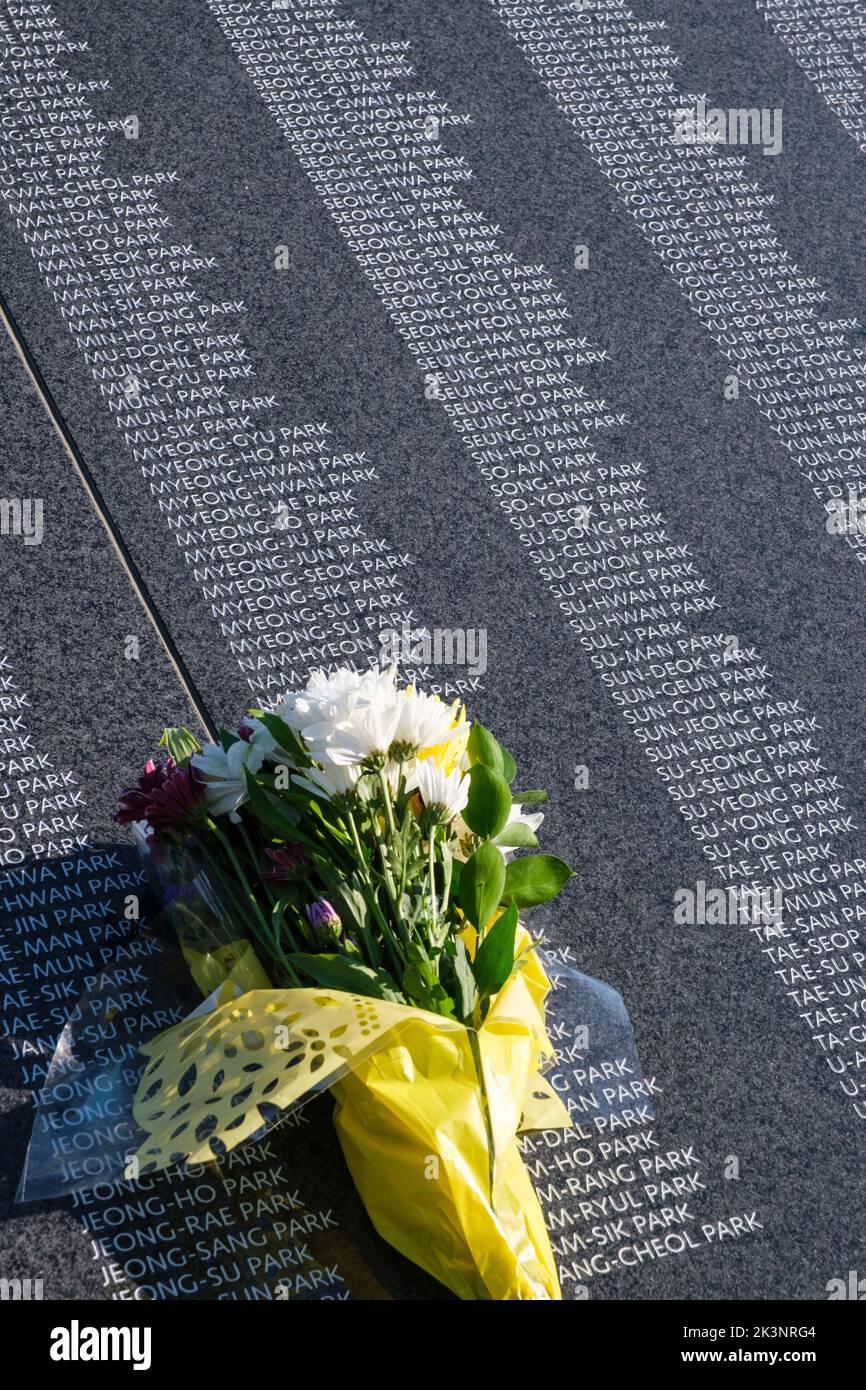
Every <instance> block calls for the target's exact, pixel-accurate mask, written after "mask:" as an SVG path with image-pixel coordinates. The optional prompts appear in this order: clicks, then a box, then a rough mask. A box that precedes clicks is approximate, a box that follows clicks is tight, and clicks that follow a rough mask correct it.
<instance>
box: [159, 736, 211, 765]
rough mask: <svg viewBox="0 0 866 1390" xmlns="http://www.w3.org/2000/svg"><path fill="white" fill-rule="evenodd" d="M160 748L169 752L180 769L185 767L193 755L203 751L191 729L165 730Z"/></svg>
mask: <svg viewBox="0 0 866 1390" xmlns="http://www.w3.org/2000/svg"><path fill="white" fill-rule="evenodd" d="M159 746H160V748H165V749H167V750H168V754H169V757H171V758H173V759H174V761H175V763H176V764H177V766H178V767H184V766H185V764H186V763H187V762H189V760H190V758H191V757H192V755H193V753H198V752H200V751H201V744H200V743H199V742H198V740H197V739H196V738H195V736H194V735H193V734H191V733H190V731H189V729H175V728H172V729H163V731H162V738H161V739H160V740H159Z"/></svg>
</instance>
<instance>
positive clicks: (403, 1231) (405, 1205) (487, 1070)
mask: <svg viewBox="0 0 866 1390" xmlns="http://www.w3.org/2000/svg"><path fill="white" fill-rule="evenodd" d="M548 988H549V983H548V981H547V977H546V976H545V974H544V971H543V969H542V967H541V964H540V962H539V961H538V959H537V957H536V956H535V955H534V954H533V953H531V952H530V953H529V954H528V955H527V956H526V957H525V958H524V962H523V965H522V968H521V969H520V970H518V971H516V972H515V973H514V974H513V975H512V976H511V978H510V979H509V980H508V982H507V983H506V985H505V986H504V987H503V989H502V990H501V991H500V993H499V994H498V996H497V997H496V999H495V1000H494V1001H493V1004H492V1006H491V1009H490V1012H489V1014H488V1016H487V1019H486V1020H485V1022H484V1024H483V1025H482V1027H481V1028H480V1029H479V1030H478V1031H477V1032H475V1033H473V1032H471V1031H470V1030H469V1029H467V1028H465V1027H464V1026H463V1025H462V1024H460V1023H457V1022H454V1021H451V1020H448V1019H444V1018H442V1017H440V1016H439V1015H436V1014H431V1013H427V1012H425V1011H424V1010H421V1009H414V1008H408V1007H406V1006H405V1005H401V1004H392V1003H387V1002H384V1001H381V1000H378V999H371V998H366V997H362V996H359V995H350V994H346V993H342V992H340V991H335V990H325V989H286V990H273V989H269V990H263V989H254V990H251V991H248V992H247V993H245V994H242V995H240V996H239V997H238V998H235V999H226V998H225V995H224V994H222V995H221V1002H219V1003H218V1004H217V1007H215V1008H214V1009H213V1010H211V1011H210V1012H208V1013H206V1014H204V1015H201V1016H197V1017H193V1018H189V1019H186V1020H185V1021H184V1022H183V1023H181V1024H178V1025H176V1026H175V1027H174V1028H172V1029H169V1030H168V1032H166V1033H163V1034H161V1035H160V1036H159V1037H158V1038H156V1039H155V1040H154V1041H153V1042H152V1043H150V1044H148V1045H147V1046H146V1047H145V1048H144V1051H145V1053H146V1055H147V1058H148V1061H147V1066H146V1068H145V1071H144V1075H143V1077H142V1080H141V1082H140V1085H139V1089H138V1094H137V1096H136V1102H135V1108H134V1114H135V1119H136V1122H137V1124H138V1125H139V1126H140V1127H141V1128H142V1130H144V1131H145V1133H146V1136H147V1137H146V1138H145V1140H144V1141H143V1142H142V1144H141V1146H140V1148H139V1150H138V1153H137V1154H136V1158H137V1160H138V1165H139V1172H140V1173H142V1174H145V1173H149V1172H154V1171H157V1170H159V1169H163V1168H166V1167H169V1166H171V1165H173V1164H176V1163H181V1162H190V1163H200V1162H205V1161H207V1160H209V1159H214V1158H219V1157H222V1156H223V1155H224V1154H225V1153H226V1152H227V1151H229V1150H230V1149H232V1148H234V1147H236V1146H237V1145H238V1144H240V1143H242V1142H243V1141H244V1140H247V1139H250V1138H252V1137H254V1136H258V1135H260V1134H261V1132H262V1131H263V1129H265V1128H267V1127H268V1126H269V1125H270V1124H272V1123H274V1122H275V1120H276V1119H278V1118H280V1116H281V1115H282V1114H283V1113H286V1112H287V1111H288V1110H290V1109H291V1108H292V1107H293V1106H296V1105H298V1104H300V1103H302V1102H303V1101H304V1100H306V1099H308V1098H309V1097H310V1095H311V1094H313V1093H316V1092H318V1091H321V1090H322V1089H324V1088H326V1087H328V1086H331V1087H333V1089H334V1095H335V1098H336V1108H335V1116H334V1120H335V1125H336V1129H337V1134H338V1136H339V1139H340V1143H341V1146H342V1149H343V1153H344V1155H345V1157H346V1162H347V1164H348V1167H349V1170H350V1172H351V1174H352V1177H353V1179H354V1181H355V1185H356V1187H357V1188H358V1191H359V1193H360V1195H361V1198H362V1200H363V1202H364V1204H365V1206H366V1208H367V1211H368V1213H369V1215H370V1218H371V1220H372V1222H373V1224H374V1226H375V1227H376V1229H377V1230H378V1231H379V1233H380V1234H381V1235H382V1236H383V1237H384V1238H385V1239H386V1240H387V1241H389V1242H390V1243H391V1244H392V1245H393V1246H395V1247H396V1248H397V1249H398V1250H399V1251H401V1252H402V1253H403V1254H404V1255H406V1256H407V1257H408V1258H409V1259H411V1260H413V1261H414V1262H415V1263H416V1264H418V1265H420V1266H421V1267H422V1268H423V1269H425V1270H427V1271H428V1272H429V1273H430V1274H432V1275H433V1276H434V1277H435V1278H437V1279H438V1280H440V1281H441V1282H442V1283H443V1284H445V1285H447V1287H448V1288H450V1289H452V1290H453V1291H454V1292H455V1293H456V1294H457V1295H458V1296H459V1297H460V1298H464V1299H497V1300H508V1299H559V1298H560V1297H561V1294H560V1290H559V1284H558V1281H557V1276H556V1267H555V1263H554V1259H553V1255H552V1252H551V1249H550V1243H549V1240H548V1237H547V1232H546V1230H545V1226H544V1220H543V1217H542V1213H541V1209H540V1207H539V1204H538V1199H537V1197H536V1195H535V1192H534V1190H533V1187H532V1183H531V1181H530V1179H529V1175H528V1173H527V1171H526V1169H525V1167H524V1165H523V1161H522V1159H521V1157H520V1153H519V1150H518V1146H517V1139H516V1136H517V1133H518V1129H519V1128H520V1127H521V1122H522V1121H523V1123H524V1127H525V1125H526V1124H527V1123H532V1124H535V1123H538V1124H543V1125H544V1126H545V1127H548V1128H549V1127H551V1126H557V1127H566V1126H568V1125H569V1124H570V1121H569V1119H568V1115H567V1113H566V1111H565V1109H564V1107H563V1106H562V1105H561V1104H560V1102H558V1101H557V1100H556V1098H555V1096H554V1095H553V1093H552V1092H551V1091H550V1088H549V1087H547V1086H545V1085H544V1084H543V1083H542V1082H541V1081H540V1079H539V1077H538V1073H537V1067H538V1064H539V1061H540V1059H541V1058H542V1057H544V1056H548V1055H551V1053H552V1049H551V1046H550V1042H549V1040H548V1038H547V1033H546V1031H545V1027H544V997H545V994H546V992H547V989H548Z"/></svg>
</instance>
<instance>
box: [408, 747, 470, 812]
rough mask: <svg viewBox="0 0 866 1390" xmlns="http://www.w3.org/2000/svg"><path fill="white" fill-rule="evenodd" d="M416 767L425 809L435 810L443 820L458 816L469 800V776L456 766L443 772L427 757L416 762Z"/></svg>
mask: <svg viewBox="0 0 866 1390" xmlns="http://www.w3.org/2000/svg"><path fill="white" fill-rule="evenodd" d="M416 768H417V775H418V790H419V792H420V793H421V800H422V801H423V802H424V805H425V807H426V808H427V810H428V811H433V810H435V811H436V812H437V813H438V814H439V816H440V817H441V818H442V819H443V820H453V818H454V817H455V816H459V814H460V812H461V811H462V810H463V808H464V806H465V805H466V802H467V801H468V800H469V778H468V777H464V775H463V773H462V772H461V771H460V769H459V768H457V767H455V768H453V769H452V771H451V772H443V770H442V768H441V767H438V766H437V765H436V763H434V762H432V761H431V760H430V759H429V758H426V759H425V760H424V761H423V762H420V763H417V764H416Z"/></svg>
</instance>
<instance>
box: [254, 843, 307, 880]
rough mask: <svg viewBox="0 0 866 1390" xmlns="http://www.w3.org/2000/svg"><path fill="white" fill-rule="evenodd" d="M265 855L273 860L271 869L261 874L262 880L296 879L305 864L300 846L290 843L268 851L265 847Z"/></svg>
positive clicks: (304, 856) (305, 860)
mask: <svg viewBox="0 0 866 1390" xmlns="http://www.w3.org/2000/svg"><path fill="white" fill-rule="evenodd" d="M265 854H266V855H267V856H268V858H269V859H272V860H273V867H272V868H270V869H265V871H264V873H263V874H262V878H263V879H274V880H276V881H280V880H282V879H292V878H298V877H299V875H300V873H301V872H302V871H303V868H304V865H305V864H306V862H307V856H306V855H305V854H304V851H303V848H302V846H301V845H299V844H296V843H295V842H294V841H292V842H291V843H289V844H285V845H280V847H279V849H269V848H268V847H267V846H266V847H265Z"/></svg>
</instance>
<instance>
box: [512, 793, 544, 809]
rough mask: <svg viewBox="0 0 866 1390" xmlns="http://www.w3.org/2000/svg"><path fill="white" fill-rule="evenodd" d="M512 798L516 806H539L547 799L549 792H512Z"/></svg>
mask: <svg viewBox="0 0 866 1390" xmlns="http://www.w3.org/2000/svg"><path fill="white" fill-rule="evenodd" d="M511 800H512V801H513V802H514V804H515V806H538V805H539V804H540V803H541V802H542V801H546V800H547V792H512V793H511Z"/></svg>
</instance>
